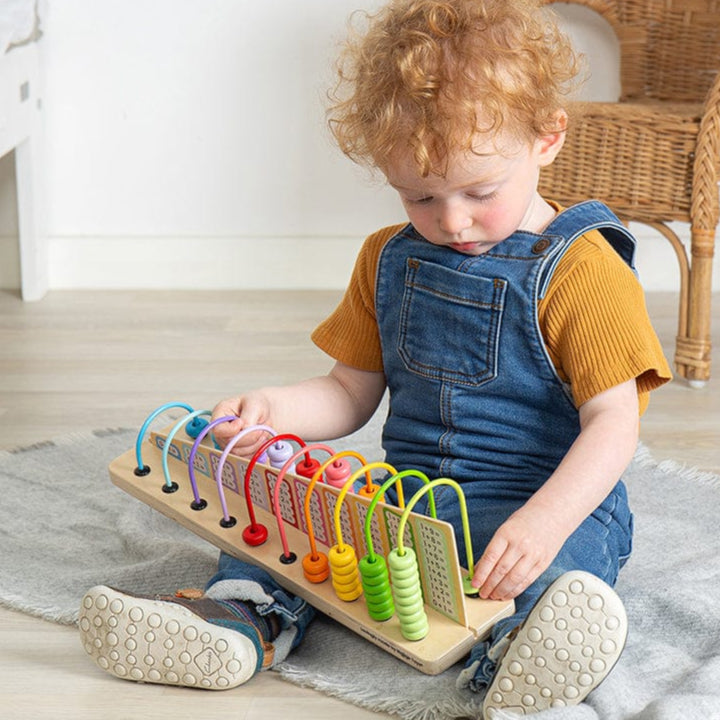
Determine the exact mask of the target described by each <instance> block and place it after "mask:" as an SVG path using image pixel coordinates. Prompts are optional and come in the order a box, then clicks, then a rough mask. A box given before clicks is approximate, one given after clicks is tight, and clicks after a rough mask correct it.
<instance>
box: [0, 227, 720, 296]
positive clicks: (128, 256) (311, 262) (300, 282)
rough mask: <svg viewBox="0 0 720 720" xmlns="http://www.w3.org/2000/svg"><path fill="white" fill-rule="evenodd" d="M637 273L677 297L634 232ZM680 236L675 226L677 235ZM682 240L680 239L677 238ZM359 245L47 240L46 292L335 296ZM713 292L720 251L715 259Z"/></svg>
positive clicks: (663, 244)
mask: <svg viewBox="0 0 720 720" xmlns="http://www.w3.org/2000/svg"><path fill="white" fill-rule="evenodd" d="M631 229H632V230H633V232H634V233H635V235H636V236H637V238H638V263H637V264H638V269H639V272H640V279H641V281H642V283H643V286H644V287H645V289H646V290H647V291H677V289H678V287H679V273H678V266H677V260H676V258H675V253H674V251H673V249H672V247H671V246H670V244H669V243H668V242H667V241H666V240H665V239H664V238H663V237H661V236H660V235H659V234H658V233H656V232H655V231H653V230H652V229H650V228H647V227H645V226H642V225H634V226H632V228H631ZM684 230H686V229H685V228H683V227H682V226H681V227H679V228H678V229H677V231H678V233H679V234H680V235H681V237H683V235H682V234H681V232H682V231H684ZM685 234H687V232H685ZM361 243H362V238H297V237H275V238H273V237H268V238H243V237H215V238H157V237H148V238H144V237H140V238H138V237H127V238H124V237H105V238H84V237H51V238H50V239H49V255H50V272H49V279H50V288H51V289H116V290H119V289H199V290H206V289H241V290H244V289H247V290H264V289H310V290H325V289H328V290H341V289H343V288H344V287H345V286H346V284H347V281H348V278H349V277H350V272H351V271H352V266H353V263H354V261H355V256H356V254H357V252H358V250H359V248H360V245H361ZM18 257H19V256H18V251H17V238H12V237H0V287H1V288H5V289H17V288H19V287H20V282H19V260H18ZM714 278H715V290H716V291H720V249H719V250H718V252H717V253H716V256H715V271H714Z"/></svg>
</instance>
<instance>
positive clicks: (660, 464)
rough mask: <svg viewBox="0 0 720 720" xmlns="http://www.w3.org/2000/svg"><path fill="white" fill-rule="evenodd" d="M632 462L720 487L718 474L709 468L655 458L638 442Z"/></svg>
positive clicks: (667, 473)
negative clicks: (702, 468)
mask: <svg viewBox="0 0 720 720" xmlns="http://www.w3.org/2000/svg"><path fill="white" fill-rule="evenodd" d="M633 462H635V463H637V464H638V465H639V466H640V467H641V468H644V469H653V468H656V469H658V470H660V472H662V473H663V474H665V475H677V476H678V478H679V479H680V480H687V481H691V482H695V483H697V484H698V485H706V486H708V487H714V488H720V476H718V475H716V474H715V473H712V472H710V471H709V470H701V469H700V468H696V467H693V466H692V465H688V464H687V463H682V462H678V461H677V460H656V459H655V458H654V457H653V455H652V453H651V452H650V450H649V449H648V448H647V446H646V445H643V444H642V443H640V444H639V445H638V449H637V451H636V452H635V457H634V458H633Z"/></svg>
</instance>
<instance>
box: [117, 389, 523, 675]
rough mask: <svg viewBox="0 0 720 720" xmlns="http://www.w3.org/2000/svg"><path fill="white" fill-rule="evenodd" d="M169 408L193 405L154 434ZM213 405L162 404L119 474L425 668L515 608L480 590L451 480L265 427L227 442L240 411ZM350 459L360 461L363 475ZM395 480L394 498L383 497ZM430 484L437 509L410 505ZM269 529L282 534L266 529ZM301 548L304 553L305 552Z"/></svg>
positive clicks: (445, 661)
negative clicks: (221, 438) (448, 492)
mask: <svg viewBox="0 0 720 720" xmlns="http://www.w3.org/2000/svg"><path fill="white" fill-rule="evenodd" d="M173 408H182V409H184V410H186V411H187V415H185V416H183V417H181V418H180V419H179V420H178V421H176V422H175V423H174V424H173V425H172V426H170V427H165V428H163V429H161V430H157V431H151V432H149V430H150V425H151V423H152V422H153V421H154V420H155V419H156V418H157V417H158V416H159V415H161V414H162V413H164V412H166V411H168V410H171V409H173ZM210 415H211V413H210V411H209V410H193V408H192V407H191V406H190V405H187V404H186V403H167V404H165V405H162V406H161V407H159V408H157V409H156V410H155V411H153V412H152V413H151V414H150V415H149V416H148V418H147V419H146V420H145V423H144V424H143V426H142V427H141V429H140V431H139V433H138V436H137V441H136V444H135V448H134V449H131V450H128V451H127V452H126V453H124V454H123V455H121V456H120V457H118V458H116V459H115V460H114V461H113V462H112V463H111V464H110V466H109V472H110V477H111V479H112V481H113V483H114V484H115V485H117V486H118V487H120V488H121V489H123V490H125V491H126V492H128V493H130V494H131V495H133V496H135V497H136V498H138V499H140V500H141V501H143V502H145V503H147V504H148V505H150V506H151V507H153V508H155V509H157V510H159V511H160V512H162V513H163V514H164V515H167V516H168V517H170V518H172V519H173V520H176V521H177V522H179V523H180V524H181V525H184V526H185V527H186V528H188V529H190V530H191V531H193V532H195V533H196V534H197V535H199V536H200V537H203V538H204V539H205V540H207V541H209V542H211V543H212V544H214V545H216V546H217V547H219V548H220V549H222V550H224V551H225V552H226V553H228V554H230V555H233V556H235V557H237V558H240V559H241V560H244V561H246V562H250V563H253V564H254V565H257V566H259V567H262V568H264V569H265V570H266V571H267V572H268V573H269V574H270V575H271V576H272V577H273V578H274V579H275V580H276V581H277V582H278V583H279V584H280V585H282V586H283V587H284V588H286V589H288V590H289V591H291V592H293V593H295V594H297V595H299V596H301V597H303V598H304V599H305V600H307V601H308V602H309V603H311V604H312V605H314V606H315V607H316V608H317V609H318V610H320V611H321V612H324V613H325V614H326V615H328V616H330V617H332V618H334V619H336V620H337V621H338V622H340V623H342V624H343V625H345V626H346V627H348V628H350V629H351V630H353V631H354V632H356V633H358V634H359V635H361V636H362V637H364V638H366V639H368V640H369V641H371V642H373V643H374V644H375V645H377V646H379V647H381V648H383V649H384V650H386V651H387V652H389V653H391V654H393V655H394V656H396V657H397V658H399V659H400V660H403V661H404V662H406V663H407V664H409V665H411V666H413V667H415V668H417V669H418V670H420V671H422V672H424V673H426V674H429V675H436V674H438V673H440V672H443V671H444V670H446V669H447V668H448V667H450V666H451V665H453V664H454V663H455V662H457V661H459V660H460V659H462V658H463V657H464V656H465V655H466V654H467V653H468V652H469V651H470V649H471V648H472V646H473V645H474V644H475V643H477V642H478V641H479V640H481V639H483V638H484V637H485V636H487V635H488V634H489V632H490V630H491V628H492V626H493V625H494V624H495V623H496V622H497V621H498V620H500V619H501V618H503V617H505V616H507V615H510V614H511V613H512V612H513V603H512V601H510V602H499V601H492V600H482V599H480V598H478V597H477V591H476V590H474V589H473V588H472V587H471V585H470V578H471V572H472V568H473V565H474V563H473V557H472V544H471V541H470V532H469V525H468V519H467V510H466V507H465V498H464V495H463V493H462V489H461V488H460V486H459V485H458V484H457V483H455V482H454V481H453V480H450V479H448V478H438V479H434V480H430V479H429V478H428V477H427V476H425V475H424V474H423V473H421V472H420V471H418V470H404V471H402V472H398V471H397V470H396V469H395V468H394V467H392V466H391V465H389V464H388V463H385V462H372V463H368V462H366V460H365V458H364V457H362V455H360V454H359V453H356V452H354V451H352V450H345V451H342V452H337V453H336V452H334V451H333V449H332V448H331V447H329V446H328V445H325V444H321V443H314V444H307V443H305V442H304V441H303V440H302V439H301V438H299V437H297V436H295V435H291V434H287V433H285V434H281V433H276V432H275V431H274V430H273V429H272V428H270V427H268V426H266V425H256V426H253V427H251V428H247V429H246V430H244V431H243V432H241V433H238V434H237V435H236V436H235V437H234V438H232V439H231V441H230V442H229V443H228V444H227V445H226V447H225V449H224V450H222V451H221V450H220V449H218V448H217V446H216V445H215V443H214V441H213V439H212V430H213V428H214V427H216V426H217V425H219V424H220V423H224V422H229V421H231V420H235V419H236V418H234V417H224V418H217V419H216V420H213V421H209V420H208V419H207V418H209V417H210ZM148 432H149V436H148ZM251 432H262V433H265V434H267V435H268V439H267V440H266V441H265V442H264V443H263V444H262V446H261V447H260V448H259V449H258V451H257V452H256V453H255V454H254V455H253V456H252V457H251V458H241V457H239V456H237V455H235V454H231V451H232V448H233V447H234V446H235V445H236V444H237V443H238V442H239V441H240V439H241V438H242V437H243V436H244V435H246V434H248V433H251ZM146 438H147V440H149V442H147V441H146ZM295 446H297V447H295ZM311 453H312V454H315V455H317V454H318V453H320V454H321V456H322V457H323V462H320V461H319V460H318V459H316V458H315V457H312V456H311ZM146 459H147V462H146ZM350 460H354V461H356V462H357V463H358V464H359V468H358V469H357V470H355V471H354V472H353V471H352V469H351V464H350ZM377 470H380V471H382V472H383V475H384V477H385V478H386V479H385V480H384V482H383V484H382V485H378V484H377V483H376V482H374V481H373V479H372V473H373V471H377ZM411 475H412V476H415V477H417V478H420V480H421V481H422V483H423V484H422V487H421V489H420V490H418V491H417V492H416V493H415V494H414V495H413V497H412V498H410V500H409V501H408V502H407V504H406V503H405V499H404V494H403V489H402V481H403V478H406V477H409V476H411ZM358 485H360V487H359V488H357V486H358ZM441 485H442V486H449V487H451V488H453V489H454V490H455V491H456V493H457V496H458V502H459V503H460V509H461V513H462V517H463V531H464V539H465V545H466V548H467V554H468V557H467V562H466V568H462V567H461V565H460V561H459V559H458V552H457V546H456V543H455V536H454V533H453V529H452V526H451V525H450V524H449V523H447V522H444V521H442V520H440V519H438V518H437V517H435V515H436V513H435V504H434V499H433V490H434V488H436V487H437V486H441ZM392 487H395V490H396V494H397V498H398V505H397V506H396V505H391V504H389V503H386V502H384V496H385V493H387V492H388V490H390V488H392ZM356 488H357V491H355V490H356ZM426 494H427V495H428V513H429V515H422V514H419V513H416V512H413V508H414V507H415V505H416V503H417V502H418V501H419V500H420V499H421V498H422V497H423V496H424V495H426ZM240 518H244V519H243V520H242V521H241V520H240ZM245 522H246V523H247V524H243V523H245ZM273 526H274V527H276V528H277V532H270V530H268V528H269V527H273ZM321 548H324V549H327V552H325V550H324V549H321ZM301 549H302V550H301ZM296 551H302V552H303V553H304V555H303V559H302V560H301V561H298V555H297V554H296ZM358 554H360V555H361V559H360V560H359V561H358V559H357V558H358Z"/></svg>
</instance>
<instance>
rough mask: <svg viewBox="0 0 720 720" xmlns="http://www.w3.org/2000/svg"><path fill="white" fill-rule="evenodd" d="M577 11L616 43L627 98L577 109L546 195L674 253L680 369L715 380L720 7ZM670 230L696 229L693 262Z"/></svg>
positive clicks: (674, 1) (615, 6)
mask: <svg viewBox="0 0 720 720" xmlns="http://www.w3.org/2000/svg"><path fill="white" fill-rule="evenodd" d="M546 4H550V3H549V2H547V0H546ZM571 4H575V5H584V6H586V7H588V8H590V9H591V10H594V11H595V12H597V13H599V14H600V15H601V16H602V17H603V18H605V20H606V21H607V22H608V23H609V24H610V26H611V27H612V29H613V30H614V32H615V34H616V35H617V38H618V44H619V48H620V69H621V72H620V83H621V97H620V99H619V101H618V102H615V103H607V102H603V103H594V102H587V103H570V105H569V107H568V111H569V114H570V123H569V127H568V133H567V138H566V143H565V147H564V148H563V150H562V152H561V153H560V156H559V157H558V159H557V160H556V161H555V162H554V163H553V165H551V166H550V167H549V168H546V169H545V170H544V171H543V174H542V177H541V191H542V192H543V193H544V194H545V195H546V196H547V197H550V198H553V199H556V200H558V201H559V202H561V203H563V204H567V205H569V204H572V203H575V202H579V201H581V200H586V199H588V198H597V199H599V200H602V201H604V202H606V203H607V204H608V205H609V206H610V207H611V208H613V210H615V211H616V212H617V213H618V215H620V216H621V217H622V218H623V219H625V220H634V221H640V222H646V223H649V224H651V225H652V226H653V227H656V228H657V229H658V230H659V231H660V233H661V235H662V236H664V237H665V238H666V239H668V240H669V241H670V242H671V243H672V244H673V247H674V248H675V251H676V254H677V257H678V264H679V272H680V300H679V322H678V339H677V349H676V354H675V366H676V369H677V372H678V374H680V375H681V376H683V377H685V378H687V379H689V380H693V381H700V382H702V381H705V380H708V379H709V377H710V351H711V348H710V300H711V292H712V258H713V253H714V246H715V234H716V229H717V226H718V218H719V216H720V203H719V198H718V176H719V175H720V74H719V71H720V0H682V1H681V0H618V1H617V2H611V1H610V0H576V1H575V2H573V3H571ZM592 70H593V68H590V71H591V72H592ZM670 221H681V222H686V223H688V224H689V225H690V228H691V243H690V253H689V257H688V253H687V249H686V248H685V246H684V244H683V243H682V242H681V241H680V239H679V238H678V236H677V235H676V234H675V233H674V231H673V230H672V229H671V228H669V227H668V226H666V225H665V223H667V222H670ZM658 223H662V225H661V226H658Z"/></svg>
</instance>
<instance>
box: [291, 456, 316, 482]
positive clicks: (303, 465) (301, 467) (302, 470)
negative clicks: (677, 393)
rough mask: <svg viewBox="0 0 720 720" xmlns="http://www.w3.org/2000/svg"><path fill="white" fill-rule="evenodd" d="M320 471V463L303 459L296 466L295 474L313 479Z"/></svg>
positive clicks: (312, 459)
mask: <svg viewBox="0 0 720 720" xmlns="http://www.w3.org/2000/svg"><path fill="white" fill-rule="evenodd" d="M319 469H320V463H319V462H318V461H317V460H316V459H315V458H310V459H309V460H305V459H303V460H302V461H300V462H299V463H298V464H297V465H296V466H295V472H296V473H297V474H298V475H300V476H301V477H304V478H308V479H309V478H312V476H313V475H314V474H315V473H316V472H317V471H318V470H319Z"/></svg>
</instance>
